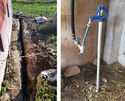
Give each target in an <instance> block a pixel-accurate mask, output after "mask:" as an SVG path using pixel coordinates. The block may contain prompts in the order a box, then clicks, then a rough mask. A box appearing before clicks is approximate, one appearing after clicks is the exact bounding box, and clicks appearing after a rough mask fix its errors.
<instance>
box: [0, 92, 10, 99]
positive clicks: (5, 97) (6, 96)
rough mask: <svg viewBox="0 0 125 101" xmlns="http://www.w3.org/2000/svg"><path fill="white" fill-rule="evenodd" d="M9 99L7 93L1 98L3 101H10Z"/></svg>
mask: <svg viewBox="0 0 125 101" xmlns="http://www.w3.org/2000/svg"><path fill="white" fill-rule="evenodd" d="M9 99H10V96H9V95H8V94H6V93H5V94H4V95H3V96H1V98H0V100H1V101H10V100H9Z"/></svg>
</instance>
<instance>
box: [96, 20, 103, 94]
mask: <svg viewBox="0 0 125 101" xmlns="http://www.w3.org/2000/svg"><path fill="white" fill-rule="evenodd" d="M101 36H102V22H99V27H98V49H97V53H98V54H97V80H96V92H98V91H99V79H100V78H99V75H100V55H101Z"/></svg>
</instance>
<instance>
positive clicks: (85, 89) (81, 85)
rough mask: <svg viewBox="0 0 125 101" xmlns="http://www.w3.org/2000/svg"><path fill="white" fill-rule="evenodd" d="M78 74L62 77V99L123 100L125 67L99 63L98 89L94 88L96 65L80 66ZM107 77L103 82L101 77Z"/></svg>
mask: <svg viewBox="0 0 125 101" xmlns="http://www.w3.org/2000/svg"><path fill="white" fill-rule="evenodd" d="M80 69H81V73H80V74H79V75H76V76H73V77H69V78H64V87H63V89H62V93H61V95H62V101H125V68H124V67H123V66H121V65H120V64H119V63H113V64H111V65H109V66H108V65H106V64H105V63H104V62H102V63H101V73H100V91H99V92H98V93H96V92H95V88H96V66H95V65H93V64H88V65H85V66H81V67H80ZM104 78H105V79H107V82H104V81H103V80H102V79H104Z"/></svg>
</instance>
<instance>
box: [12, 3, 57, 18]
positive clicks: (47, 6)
mask: <svg viewBox="0 0 125 101" xmlns="http://www.w3.org/2000/svg"><path fill="white" fill-rule="evenodd" d="M12 3H13V4H12V5H13V13H14V14H16V15H20V14H19V12H22V15H24V16H26V17H36V16H46V17H51V16H54V14H55V12H56V11H57V3H56V2H18V1H13V2H12Z"/></svg>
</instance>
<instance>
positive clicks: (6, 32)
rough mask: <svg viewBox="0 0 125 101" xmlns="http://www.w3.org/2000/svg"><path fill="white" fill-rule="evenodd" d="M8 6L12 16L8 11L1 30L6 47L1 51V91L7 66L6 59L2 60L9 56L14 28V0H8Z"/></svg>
mask: <svg viewBox="0 0 125 101" xmlns="http://www.w3.org/2000/svg"><path fill="white" fill-rule="evenodd" d="M8 6H9V14H10V17H8V14H7V12H6V15H5V18H4V22H3V25H2V29H1V31H0V33H1V37H2V42H3V47H4V52H0V91H1V84H2V81H3V78H4V71H5V67H6V61H1V60H6V58H7V56H8V50H9V44H10V37H11V29H12V2H11V0H8Z"/></svg>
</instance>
